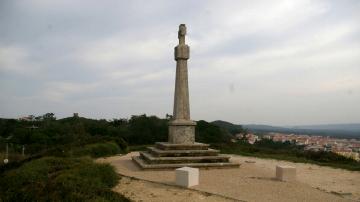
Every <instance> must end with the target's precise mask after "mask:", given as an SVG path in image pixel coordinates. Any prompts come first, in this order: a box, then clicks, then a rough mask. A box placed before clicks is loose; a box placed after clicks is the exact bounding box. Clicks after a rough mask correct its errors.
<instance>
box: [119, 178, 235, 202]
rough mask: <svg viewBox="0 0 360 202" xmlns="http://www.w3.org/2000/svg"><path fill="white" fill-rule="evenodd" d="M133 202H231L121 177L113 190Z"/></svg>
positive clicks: (205, 194) (208, 195)
mask: <svg viewBox="0 0 360 202" xmlns="http://www.w3.org/2000/svg"><path fill="white" fill-rule="evenodd" d="M113 190H114V191H116V192H119V193H121V194H123V195H124V196H126V197H127V198H129V199H131V200H133V201H144V202H145V201H149V202H169V201H174V202H176V201H178V202H180V201H181V202H197V201H204V202H205V201H206V202H219V201H220V202H232V201H237V200H231V199H228V198H225V197H221V196H217V195H213V194H208V193H203V192H199V191H196V190H190V189H183V188H179V187H174V186H169V185H164V184H160V183H156V182H155V183H153V182H148V181H144V180H134V179H131V178H129V177H121V180H120V182H119V184H118V185H117V186H116V187H114V189H113Z"/></svg>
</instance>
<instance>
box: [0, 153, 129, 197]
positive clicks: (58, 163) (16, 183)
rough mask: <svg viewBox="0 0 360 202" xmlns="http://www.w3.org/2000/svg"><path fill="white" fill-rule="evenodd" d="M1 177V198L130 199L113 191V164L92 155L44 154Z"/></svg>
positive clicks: (114, 183) (115, 181)
mask: <svg viewBox="0 0 360 202" xmlns="http://www.w3.org/2000/svg"><path fill="white" fill-rule="evenodd" d="M0 178H1V179H0V185H1V186H0V196H1V198H0V201H1V200H3V201H129V200H128V199H126V198H125V197H123V196H122V195H120V194H117V193H115V192H112V191H111V188H112V187H113V186H115V185H116V184H117V181H118V176H117V174H116V172H115V171H114V169H113V167H111V166H110V165H108V164H96V163H94V162H93V161H92V159H91V158H61V157H44V158H41V159H37V160H33V161H31V162H28V163H25V164H23V165H22V166H20V167H19V168H17V169H12V170H10V171H6V172H4V173H2V175H1V176H0Z"/></svg>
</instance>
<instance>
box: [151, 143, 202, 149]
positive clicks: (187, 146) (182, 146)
mask: <svg viewBox="0 0 360 202" xmlns="http://www.w3.org/2000/svg"><path fill="white" fill-rule="evenodd" d="M155 147H156V148H158V149H161V150H207V149H208V148H209V145H208V144H204V143H198V142H194V144H173V143H170V142H156V143H155Z"/></svg>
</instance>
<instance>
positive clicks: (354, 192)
mask: <svg viewBox="0 0 360 202" xmlns="http://www.w3.org/2000/svg"><path fill="white" fill-rule="evenodd" d="M134 155H138V153H137V152H132V153H129V154H127V155H124V156H113V157H108V158H101V159H98V160H97V161H98V162H107V163H110V164H112V165H113V166H114V167H115V168H116V170H117V172H118V173H119V174H121V175H125V176H130V177H135V178H137V179H143V180H148V181H152V182H157V183H151V182H147V181H141V180H140V181H139V180H135V181H134V180H131V179H128V180H130V181H127V182H123V181H124V180H126V179H125V178H124V179H123V180H121V181H120V184H119V185H118V186H117V187H116V188H115V190H116V191H119V192H120V193H123V194H125V195H126V196H128V195H127V194H128V193H132V196H131V194H130V196H131V197H132V199H134V200H135V201H202V200H203V199H204V197H205V199H206V200H205V199H204V200H205V201H211V200H214V201H231V200H230V199H226V198H223V197H221V196H226V197H230V198H234V199H238V200H243V201H317V202H318V201H360V172H355V171H347V170H343V169H334V168H329V167H321V166H317V165H313V164H304V163H291V162H286V161H278V160H271V159H259V158H254V157H243V156H238V155H232V158H231V160H232V161H235V162H239V163H240V164H241V166H240V168H232V169H210V170H200V184H199V185H197V186H194V187H192V189H194V190H188V189H182V188H178V187H173V186H169V185H174V180H175V173H174V171H142V170H140V169H139V168H138V167H137V166H136V165H135V164H134V163H133V162H132V161H131V156H134ZM276 165H292V166H295V167H296V168H297V181H296V182H280V181H276V180H274V176H275V166H276ZM124 183H128V184H127V186H121V185H123V184H124ZM159 183H160V184H159ZM165 184H167V185H165ZM132 190H133V191H132ZM196 190H198V192H197V191H196ZM201 191H203V192H208V193H213V194H218V195H220V196H211V197H213V198H211V197H210V196H207V195H208V194H204V193H203V192H201ZM125 192H126V193H125ZM150 193H152V194H153V195H154V196H151V195H149V194H150ZM174 193H176V194H174ZM190 193H192V194H190ZM174 195H176V197H175V196H174ZM128 197H129V196H128ZM131 197H130V198H131ZM155 198H156V199H155Z"/></svg>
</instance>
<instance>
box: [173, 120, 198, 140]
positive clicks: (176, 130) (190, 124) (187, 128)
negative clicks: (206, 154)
mask: <svg viewBox="0 0 360 202" xmlns="http://www.w3.org/2000/svg"><path fill="white" fill-rule="evenodd" d="M195 126H196V122H195V121H191V120H173V121H170V123H169V142H170V143H174V144H194V142H195Z"/></svg>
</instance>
